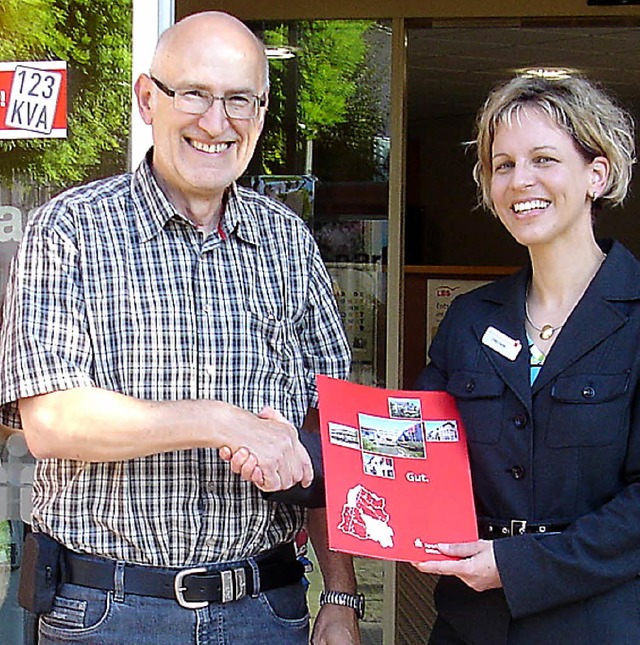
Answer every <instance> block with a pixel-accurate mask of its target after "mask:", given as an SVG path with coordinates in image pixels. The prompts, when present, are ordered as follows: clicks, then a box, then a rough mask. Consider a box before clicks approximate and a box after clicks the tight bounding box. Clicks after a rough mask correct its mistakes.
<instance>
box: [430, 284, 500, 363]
mask: <svg viewBox="0 0 640 645" xmlns="http://www.w3.org/2000/svg"><path fill="white" fill-rule="evenodd" d="M488 282H490V280H467V279H464V278H429V279H428V280H427V330H426V331H427V351H428V350H429V346H430V345H431V341H432V340H433V337H434V336H435V335H436V332H437V331H438V327H439V326H440V323H441V322H442V319H443V318H444V315H445V314H446V313H447V309H449V306H450V305H451V303H452V302H453V299H454V298H455V297H456V296H459V295H461V294H463V293H467V292H468V291H472V290H473V289H475V288H477V287H481V286H482V285H483V284H487V283H488Z"/></svg>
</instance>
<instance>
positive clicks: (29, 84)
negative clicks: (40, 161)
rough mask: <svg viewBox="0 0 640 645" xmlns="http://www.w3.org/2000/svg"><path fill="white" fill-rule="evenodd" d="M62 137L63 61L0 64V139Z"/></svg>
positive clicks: (64, 124) (64, 125)
mask: <svg viewBox="0 0 640 645" xmlns="http://www.w3.org/2000/svg"><path fill="white" fill-rule="evenodd" d="M66 136H67V64H66V62H64V61H29V62H10V63H0V139H61V138H65V137H66Z"/></svg>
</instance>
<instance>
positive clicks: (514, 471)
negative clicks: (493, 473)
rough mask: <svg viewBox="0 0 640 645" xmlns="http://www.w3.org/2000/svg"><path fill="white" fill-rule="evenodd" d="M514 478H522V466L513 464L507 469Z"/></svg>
mask: <svg viewBox="0 0 640 645" xmlns="http://www.w3.org/2000/svg"><path fill="white" fill-rule="evenodd" d="M509 472H510V473H511V475H512V477H513V478H514V479H522V478H523V477H524V468H523V467H522V466H513V467H512V468H510V469H509Z"/></svg>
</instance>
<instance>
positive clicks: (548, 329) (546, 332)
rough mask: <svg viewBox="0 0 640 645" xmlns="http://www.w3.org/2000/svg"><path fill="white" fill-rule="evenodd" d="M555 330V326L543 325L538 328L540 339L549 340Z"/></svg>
mask: <svg viewBox="0 0 640 645" xmlns="http://www.w3.org/2000/svg"><path fill="white" fill-rule="evenodd" d="M555 331H556V330H555V328H554V327H552V326H551V325H543V326H542V329H541V330H540V338H541V339H542V340H549V339H550V338H551V337H552V336H553V334H554V333H555Z"/></svg>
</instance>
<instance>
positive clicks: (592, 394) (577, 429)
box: [545, 371, 629, 448]
mask: <svg viewBox="0 0 640 645" xmlns="http://www.w3.org/2000/svg"><path fill="white" fill-rule="evenodd" d="M628 390H629V372H628V371H627V372H623V373H622V374H577V375H573V376H563V377H560V378H558V379H557V380H556V381H555V383H553V385H552V386H551V399H552V403H551V407H550V410H549V423H548V424H547V426H546V437H545V441H546V444H547V446H549V447H550V448H570V447H591V446H606V445H608V444H610V443H613V441H615V438H616V437H617V435H618V432H619V431H620V429H621V427H622V425H623V423H624V422H625V419H626V418H627V406H628V400H627V397H625V396H624V395H625V394H626V393H627V392H628Z"/></svg>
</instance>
